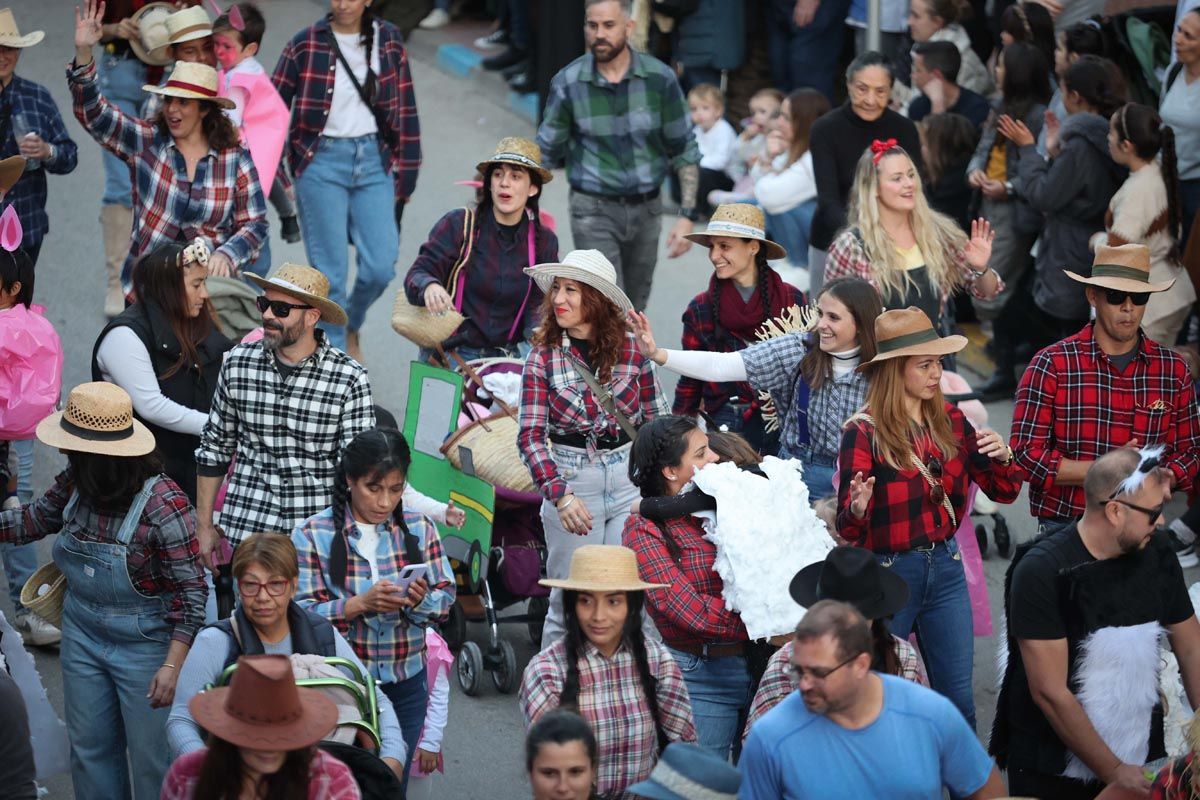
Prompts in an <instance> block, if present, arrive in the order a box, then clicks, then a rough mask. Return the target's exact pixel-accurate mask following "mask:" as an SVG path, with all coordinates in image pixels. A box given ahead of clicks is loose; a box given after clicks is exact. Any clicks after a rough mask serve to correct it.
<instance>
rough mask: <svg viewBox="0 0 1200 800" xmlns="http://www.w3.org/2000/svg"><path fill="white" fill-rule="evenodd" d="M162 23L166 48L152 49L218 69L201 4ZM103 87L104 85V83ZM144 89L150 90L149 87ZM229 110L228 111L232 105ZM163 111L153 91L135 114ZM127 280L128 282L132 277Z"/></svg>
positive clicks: (186, 7) (182, 9) (170, 57)
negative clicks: (165, 36) (165, 35)
mask: <svg viewBox="0 0 1200 800" xmlns="http://www.w3.org/2000/svg"><path fill="white" fill-rule="evenodd" d="M142 23H145V24H146V25H147V26H152V25H153V24H154V21H153V19H152V18H149V17H143V18H142V19H141V21H140V22H139V23H138V29H139V31H140V29H141V24H142ZM162 26H163V28H164V29H165V30H166V34H167V44H166V47H165V48H164V49H162V50H159V49H158V48H155V49H154V50H152V51H151V53H152V54H157V53H159V52H165V54H166V56H167V61H166V63H168V64H170V63H171V62H172V61H174V62H175V63H176V64H178V63H179V62H181V61H182V62H185V63H188V64H203V65H204V66H206V67H212V68H213V69H216V68H217V54H216V50H215V49H214V47H213V29H212V20H211V19H209V17H208V12H207V11H205V10H204V9H203V8H202V7H201V6H199V5H195V4H192V5H184V6H183V7H179V8H178V10H177V11H174V12H173V13H171V14H170V15H169V16H167V17H166V19H164V20H163V21H162ZM166 79H167V75H166V74H163V80H166ZM101 86H102V87H103V84H101ZM142 88H143V89H144V90H145V89H147V87H145V86H143V87H142ZM159 88H162V81H160V82H159ZM218 94H219V91H218ZM225 110H226V111H228V110H230V108H226V109H225ZM161 111H162V96H161V95H159V94H156V93H154V92H151V93H149V94H147V95H146V100H145V102H143V103H142V106H141V108H140V109H138V110H137V112H135V116H140V117H141V118H142V119H146V120H152V119H154V118H155V117H157V116H158V114H159V112H161ZM125 280H126V281H128V276H126V278H125Z"/></svg>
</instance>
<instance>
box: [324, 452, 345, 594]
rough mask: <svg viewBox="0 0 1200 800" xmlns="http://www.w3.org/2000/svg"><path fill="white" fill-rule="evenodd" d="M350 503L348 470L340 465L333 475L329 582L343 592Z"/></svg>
mask: <svg viewBox="0 0 1200 800" xmlns="http://www.w3.org/2000/svg"><path fill="white" fill-rule="evenodd" d="M349 501H350V485H349V484H348V483H346V468H345V467H344V466H342V464H340V463H339V464H338V466H337V469H336V470H334V473H333V505H332V522H333V542H332V543H331V544H330V547H329V580H330V581H331V582H332V583H333V585H334V586H335V587H336V588H337V589H339V590H341V591H343V592H344V591H345V589H346V570H347V561H348V559H349V557H350V544H349V542H347V541H346V504H347V503H348V502H349Z"/></svg>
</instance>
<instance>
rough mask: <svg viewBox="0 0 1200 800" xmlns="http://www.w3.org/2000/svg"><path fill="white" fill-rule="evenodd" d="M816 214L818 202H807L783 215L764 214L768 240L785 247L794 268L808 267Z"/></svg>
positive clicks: (789, 261)
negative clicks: (813, 222)
mask: <svg viewBox="0 0 1200 800" xmlns="http://www.w3.org/2000/svg"><path fill="white" fill-rule="evenodd" d="M816 213H817V201H816V200H806V201H804V202H803V203H801V204H800V205H798V206H796V207H795V208H792V209H789V210H787V211H784V212H783V213H782V214H768V213H766V212H765V211H764V212H763V216H765V217H766V220H767V238H769V239H771V240H772V241H775V242H777V243H779V244H781V245H783V249H784V250H787V260H788V263H789V264H791V265H792V266H794V267H807V266H808V237H809V234H810V233H811V232H812V221H813V216H814V215H815V214H816Z"/></svg>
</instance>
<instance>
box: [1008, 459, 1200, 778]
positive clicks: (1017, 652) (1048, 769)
mask: <svg viewBox="0 0 1200 800" xmlns="http://www.w3.org/2000/svg"><path fill="white" fill-rule="evenodd" d="M1161 453H1162V448H1158V447H1156V448H1150V449H1144V450H1140V451H1139V450H1135V449H1133V448H1131V447H1123V448H1120V449H1117V450H1115V451H1113V452H1111V453H1108V454H1107V455H1104V456H1102V457H1101V458H1099V459H1098V460H1096V461H1095V462H1093V463H1092V464H1091V466H1090V468H1089V469H1088V471H1087V476H1086V477H1085V478H1084V481H1083V492H1084V495H1085V496H1086V509H1085V511H1084V513H1083V519H1081V520H1080V521H1079V522H1077V523H1075V524H1072V525H1070V526H1068V527H1066V528H1064V529H1061V530H1058V531H1056V532H1055V533H1052V534H1049V535H1047V536H1043V537H1041V538H1039V539H1036V540H1034V541H1033V542H1032V543H1030V544H1027V545H1023V546H1022V547H1021V548H1019V549H1018V551H1017V554H1016V556H1015V557H1014V559H1013V565H1012V567H1011V568H1010V569H1009V572H1008V576H1007V578H1006V585H1005V610H1006V618H1007V619H1006V621H1007V631H1008V638H1007V641H1006V642H1005V643H1004V644H1005V645H1006V646H1007V658H1006V661H1007V669H1006V671H1005V673H1006V674H1005V675H1004V678H1003V682H1002V684H1001V689H1000V697H999V699H998V700H997V707H996V722H995V726H994V728H993V730H992V739H991V752H992V754H993V755H995V756H996V760H997V761H998V762H999V763H1000V765H1001V766H1002V767H1006V768H1007V769H1008V781H1009V793H1010V794H1013V795H1020V796H1030V797H1045V798H1050V797H1052V798H1055V800H1076V799H1077V798H1079V799H1082V800H1090V798H1094V797H1096V795H1097V794H1099V793H1100V792H1101V790H1103V788H1104V786H1105V785H1106V784H1107V785H1115V786H1118V787H1121V789H1124V790H1127V791H1128V792H1132V793H1133V794H1132V795H1130V796H1140V795H1144V794H1145V793H1146V792H1147V791H1148V790H1149V788H1150V782H1149V781H1148V780H1146V777H1145V775H1144V773H1143V765H1144V764H1146V763H1147V762H1150V761H1153V760H1155V759H1158V758H1162V757H1163V756H1164V755H1165V748H1164V746H1163V708H1162V705H1161V703H1160V700H1159V689H1158V672H1159V658H1160V657H1159V642H1160V639H1161V638H1162V635H1163V633H1166V634H1167V636H1168V638H1169V641H1170V644H1171V649H1172V650H1174V652H1175V657H1176V659H1178V661H1179V671H1180V675H1181V676H1182V678H1183V686H1184V688H1185V689H1186V691H1187V695H1188V699H1189V701H1190V702H1191V704H1192V705H1193V706H1196V705H1197V703H1200V626H1197V624H1196V617H1195V613H1194V611H1193V609H1192V603H1191V601H1190V599H1189V598H1188V591H1187V586H1186V584H1185V583H1184V579H1183V571H1182V569H1181V568H1180V566H1179V563H1178V561H1177V560H1176V558H1175V555H1174V552H1173V551H1172V548H1171V544H1170V542H1169V541H1168V539H1167V537H1166V536H1165V535H1164V534H1161V533H1155V530H1154V526H1155V523H1156V522H1158V520H1159V519H1160V517H1161V516H1162V509H1163V504H1164V503H1165V502H1166V501H1167V499H1168V498H1169V497H1170V495H1171V489H1170V487H1171V483H1172V482H1173V479H1174V475H1173V474H1172V473H1171V472H1170V471H1169V470H1168V469H1165V468H1164V467H1163V466H1161V465H1162V463H1163V462H1161V461H1160V460H1159V459H1160V456H1161Z"/></svg>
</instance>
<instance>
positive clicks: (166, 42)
mask: <svg viewBox="0 0 1200 800" xmlns="http://www.w3.org/2000/svg"><path fill="white" fill-rule="evenodd" d="M174 13H175V6H173V5H171V4H170V3H162V2H156V3H147V4H146V5H144V6H142V7H141V8H139V9H138V10H137V11H135V12H134V14H133V17H131V19H132V20H133V21H134V22H136V23H137V26H138V35H137V36H135V37H133V38H132V39H130V40H129V49H131V50H133V54H134V55H135V56H137V57H138V61H141V62H142V63H143V64H149V65H150V66H152V67H165V66H166V65H167V64H170V63H171V56H170V54H169V53H168V52H167V48H168V47H170V46H171V31H170V29H168V28H167V18H168V17H170V16H171V15H172V14H174Z"/></svg>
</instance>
